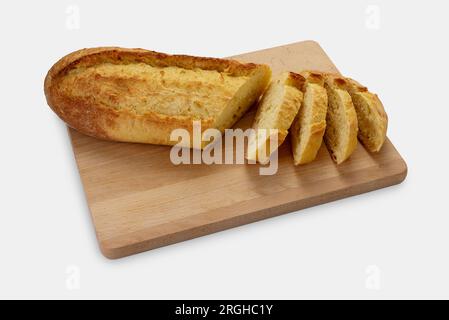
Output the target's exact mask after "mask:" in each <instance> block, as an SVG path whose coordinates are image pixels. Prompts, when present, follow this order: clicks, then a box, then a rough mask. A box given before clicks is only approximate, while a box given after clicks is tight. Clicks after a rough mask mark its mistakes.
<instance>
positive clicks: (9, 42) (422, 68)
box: [0, 0, 449, 299]
mask: <svg viewBox="0 0 449 320" xmlns="http://www.w3.org/2000/svg"><path fill="white" fill-rule="evenodd" d="M447 4H448V2H447V1H422V2H417V1H378V0H371V1H362V0H354V1H280V0H276V1H273V2H268V1H260V0H259V1H242V0H240V1H229V0H228V1H223V2H222V3H218V2H216V1H176V2H174V1H130V0H127V1H81V0H73V1H70V2H69V1H52V2H50V1H28V2H25V1H9V2H7V1H2V2H1V4H0V32H1V53H0V57H1V59H0V67H1V68H0V72H1V74H0V75H1V76H0V81H1V117H0V119H1V125H0V137H1V143H2V146H1V149H0V150H1V158H0V161H1V165H0V187H1V190H0V191H1V192H0V298H236V299H237V298H443V297H445V298H449V249H448V245H449V210H448V209H449V208H448V203H447V201H448V187H447V181H448V178H449V177H448V169H447V161H448V159H447V155H448V147H447V138H448V134H447V126H448V124H447V118H448V116H449V111H448V109H449V105H448V95H447V91H448V89H447V88H448V83H447V82H448V80H447V79H448V74H449V68H448V66H449V65H448V56H449V47H448V37H447V30H449V19H447V14H448V11H449V7H448V5H447ZM78 10H79V11H78ZM78 12H79V19H77V18H78V17H77V15H78V14H77V13H78ZM307 39H313V40H316V41H318V42H319V43H320V44H321V46H322V47H323V48H324V49H325V51H326V52H327V53H328V55H329V56H330V57H331V59H332V60H333V61H334V63H335V64H336V65H337V67H338V68H339V69H340V70H341V71H342V72H343V73H344V74H346V75H350V76H352V77H354V78H355V79H358V80H360V81H361V82H363V83H364V84H366V85H367V86H368V87H370V88H371V89H372V90H373V91H375V92H378V93H379V94H380V97H381V98H382V100H383V102H384V105H385V106H386V109H387V112H388V114H389V118H390V126H389V134H388V135H389V137H390V139H391V140H392V141H393V143H394V144H395V146H396V147H397V149H398V150H399V152H400V153H401V154H402V156H403V157H404V159H405V160H406V162H407V163H408V167H409V174H408V177H407V179H406V181H405V182H404V183H403V184H401V185H398V186H394V187H390V188H386V189H383V190H379V191H375V192H371V193H368V194H365V195H360V196H356V197H352V198H350V199H345V200H341V201H337V202H333V203H329V204H325V205H321V206H317V207H314V208H310V209H307V210H303V211H301V212H296V213H291V214H287V215H283V216H280V217H277V218H273V219H269V220H265V221H262V222H258V223H254V224H251V225H246V226H243V227H239V228H235V229H232V230H229V231H224V232H220V233H217V234H214V235H210V236H206V237H202V238H199V239H196V240H192V241H188V242H184V243H180V244H176V245H172V246H169V247H165V248H161V249H157V250H153V251H150V252H146V253H143V254H139V255H136V256H132V257H129V258H124V259H121V260H115V261H110V260H107V259H106V258H104V257H103V256H102V255H101V253H100V251H99V249H98V246H97V242H96V239H95V235H94V229H93V225H92V223H91V220H90V216H89V211H88V208H87V204H86V200H85V198H84V194H83V189H82V186H81V183H80V179H79V176H78V171H77V169H76V164H75V161H74V158H73V153H72V150H71V147H70V143H69V139H68V136H67V132H66V128H65V126H64V124H63V123H62V122H61V121H60V120H59V119H58V118H57V117H56V116H55V115H54V114H53V113H52V112H51V111H50V109H49V108H48V107H47V105H46V101H45V98H44V94H43V79H44V77H45V74H46V72H47V70H48V69H49V68H50V67H51V66H52V64H53V63H54V62H56V61H57V59H59V58H60V57H61V56H63V55H65V54H67V53H69V52H71V51H73V50H76V49H79V48H82V47H93V46H105V45H118V46H124V47H143V48H148V49H153V50H156V51H162V52H168V53H186V54H194V55H206V56H217V57H225V56H230V55H234V54H239V53H243V52H248V51H254V50H258V49H264V48H269V47H273V46H277V45H282V44H287V43H291V42H297V41H301V40H307Z"/></svg>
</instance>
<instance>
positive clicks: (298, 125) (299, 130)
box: [290, 71, 327, 165]
mask: <svg viewBox="0 0 449 320" xmlns="http://www.w3.org/2000/svg"><path fill="white" fill-rule="evenodd" d="M301 75H302V76H304V78H305V79H306V82H305V85H304V99H303V102H302V105H301V108H300V110H299V112H298V114H297V116H296V118H295V120H294V121H293V124H292V127H291V129H290V136H291V143H292V151H293V158H294V163H295V165H299V164H305V163H309V162H311V161H313V160H314V159H315V158H316V155H317V153H318V150H319V149H320V146H321V143H322V141H323V135H324V131H325V129H326V112H327V93H326V89H325V88H324V77H323V76H322V75H321V74H320V73H318V72H311V71H304V72H301Z"/></svg>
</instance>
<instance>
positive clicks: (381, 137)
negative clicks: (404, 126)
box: [345, 78, 388, 152]
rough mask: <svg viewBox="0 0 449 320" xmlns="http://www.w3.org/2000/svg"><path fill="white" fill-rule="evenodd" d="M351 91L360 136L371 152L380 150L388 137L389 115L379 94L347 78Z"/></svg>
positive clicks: (348, 88) (346, 84) (347, 84)
mask: <svg viewBox="0 0 449 320" xmlns="http://www.w3.org/2000/svg"><path fill="white" fill-rule="evenodd" d="M345 88H346V90H347V91H348V92H349V94H350V95H351V98H352V103H353V104H354V107H355V111H356V113H357V121H358V125H359V132H358V137H359V140H360V141H361V142H362V144H363V145H364V146H365V147H366V149H368V151H370V152H378V151H379V150H380V149H381V148H382V145H383V144H384V142H385V139H386V137H387V127H388V117H387V114H386V113H385V110H384V107H383V105H382V102H381V101H380V100H379V98H378V96H377V95H376V94H374V93H371V92H369V91H368V89H367V88H366V87H364V86H362V85H361V84H360V83H358V82H357V81H355V80H353V79H351V78H346V83H345Z"/></svg>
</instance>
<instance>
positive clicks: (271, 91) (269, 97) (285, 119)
mask: <svg viewBox="0 0 449 320" xmlns="http://www.w3.org/2000/svg"><path fill="white" fill-rule="evenodd" d="M304 83H305V79H304V78H303V77H302V76H301V75H299V74H296V73H293V72H284V73H282V74H281V75H280V76H278V77H277V78H276V79H274V80H273V81H272V82H271V83H270V85H269V87H268V89H267V90H266V91H265V93H264V94H263V97H262V99H261V100H260V102H259V105H258V109H257V113H256V117H255V118H254V123H253V129H255V132H256V134H255V135H252V136H251V137H250V141H249V146H248V153H247V159H248V160H254V161H259V162H260V163H267V162H268V160H269V157H270V155H271V154H272V153H273V152H274V151H275V149H272V148H270V136H272V135H273V129H274V130H277V144H278V146H280V145H281V144H282V142H284V140H285V138H286V136H287V134H288V129H289V128H290V126H291V124H292V122H293V120H294V118H295V116H296V114H297V113H298V110H299V108H300V107H301V103H302V99H303V93H302V87H303V85H304ZM275 134H276V133H275Z"/></svg>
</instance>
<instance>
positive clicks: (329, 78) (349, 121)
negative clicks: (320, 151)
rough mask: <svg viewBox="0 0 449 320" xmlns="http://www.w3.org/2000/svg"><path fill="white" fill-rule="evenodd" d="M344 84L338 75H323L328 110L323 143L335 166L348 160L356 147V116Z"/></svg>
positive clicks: (343, 80)
mask: <svg viewBox="0 0 449 320" xmlns="http://www.w3.org/2000/svg"><path fill="white" fill-rule="evenodd" d="M346 82H347V81H346V80H345V79H344V78H342V77H340V76H338V75H332V74H325V84H324V86H325V88H326V91H327V97H328V108H327V115H326V132H325V133H324V141H325V142H326V146H327V148H328V150H329V152H330V154H331V156H332V158H333V159H334V160H335V162H337V164H340V163H342V162H343V161H345V160H346V159H348V158H349V156H350V155H351V154H352V153H353V152H354V150H355V148H356V146H357V131H358V123H357V114H356V112H355V108H354V105H353V104H352V99H351V96H350V95H349V93H348V92H347V91H346V90H345V83H346Z"/></svg>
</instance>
